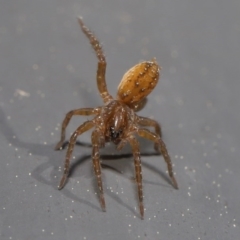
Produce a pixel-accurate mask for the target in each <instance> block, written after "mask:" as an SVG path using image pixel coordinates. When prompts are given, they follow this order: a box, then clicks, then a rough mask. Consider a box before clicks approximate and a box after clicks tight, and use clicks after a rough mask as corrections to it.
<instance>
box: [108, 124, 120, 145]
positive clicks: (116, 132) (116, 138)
mask: <svg viewBox="0 0 240 240" xmlns="http://www.w3.org/2000/svg"><path fill="white" fill-rule="evenodd" d="M109 132H110V139H111V141H112V142H113V143H115V144H118V143H119V142H120V140H121V135H122V132H123V131H122V129H115V128H114V126H111V127H110V129H109Z"/></svg>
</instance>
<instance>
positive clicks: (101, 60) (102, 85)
mask: <svg viewBox="0 0 240 240" xmlns="http://www.w3.org/2000/svg"><path fill="white" fill-rule="evenodd" d="M78 22H79V24H80V26H81V29H82V31H83V33H84V34H85V35H86V36H87V38H88V39H89V41H90V43H91V45H92V47H93V49H94V51H95V53H96V56H97V58H98V70H97V85H98V90H99V92H100V95H101V97H102V99H103V101H104V103H106V102H108V101H109V100H110V99H113V98H112V96H111V95H110V94H109V93H108V90H107V84H106V80H105V73H106V66H107V62H106V59H105V56H104V53H103V50H102V46H101V44H100V43H99V41H98V39H97V38H96V37H95V36H94V34H93V33H92V32H91V31H90V30H89V29H88V28H87V27H86V26H85V25H84V23H83V20H82V18H80V17H79V18H78Z"/></svg>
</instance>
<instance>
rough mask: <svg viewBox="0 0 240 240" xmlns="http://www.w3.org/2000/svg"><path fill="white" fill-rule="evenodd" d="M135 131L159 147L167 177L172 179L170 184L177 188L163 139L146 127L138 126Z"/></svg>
mask: <svg viewBox="0 0 240 240" xmlns="http://www.w3.org/2000/svg"><path fill="white" fill-rule="evenodd" d="M137 133H138V135H139V136H140V137H143V138H147V139H148V140H151V141H153V142H155V143H156V144H157V145H158V147H159V149H160V151H161V153H162V155H163V158H164V160H165V162H166V163H167V167H168V174H169V177H170V178H171V180H172V184H173V186H174V187H175V188H176V189H178V184H177V181H176V179H175V177H174V174H173V169H172V162H171V159H170V156H169V154H168V151H167V148H166V145H165V143H164V142H163V140H162V139H161V137H159V136H158V135H157V134H155V133H152V132H150V131H149V130H148V129H143V128H142V129H141V128H140V129H139V130H138V131H137Z"/></svg>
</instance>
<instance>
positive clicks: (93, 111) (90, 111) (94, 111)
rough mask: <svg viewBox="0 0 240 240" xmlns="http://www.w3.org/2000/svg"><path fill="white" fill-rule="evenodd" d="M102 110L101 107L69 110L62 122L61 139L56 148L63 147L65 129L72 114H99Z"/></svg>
mask: <svg viewBox="0 0 240 240" xmlns="http://www.w3.org/2000/svg"><path fill="white" fill-rule="evenodd" d="M100 111H101V107H98V108H80V109H76V110H72V111H70V112H68V113H67V114H66V116H65V118H64V120H63V122H62V131H61V139H60V141H59V142H58V143H57V145H56V147H55V150H60V149H61V148H62V145H63V142H64V140H65V130H66V127H67V125H68V123H69V121H70V120H71V118H72V116H74V115H82V116H89V115H93V114H98V113H100Z"/></svg>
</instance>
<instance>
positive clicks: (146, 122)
mask: <svg viewBox="0 0 240 240" xmlns="http://www.w3.org/2000/svg"><path fill="white" fill-rule="evenodd" d="M138 124H139V125H141V126H143V127H154V129H155V133H156V134H157V135H158V136H159V137H162V130H161V126H160V124H159V123H158V122H157V121H155V120H153V119H151V118H146V117H138ZM154 149H155V150H156V151H157V152H159V150H158V143H154Z"/></svg>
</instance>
